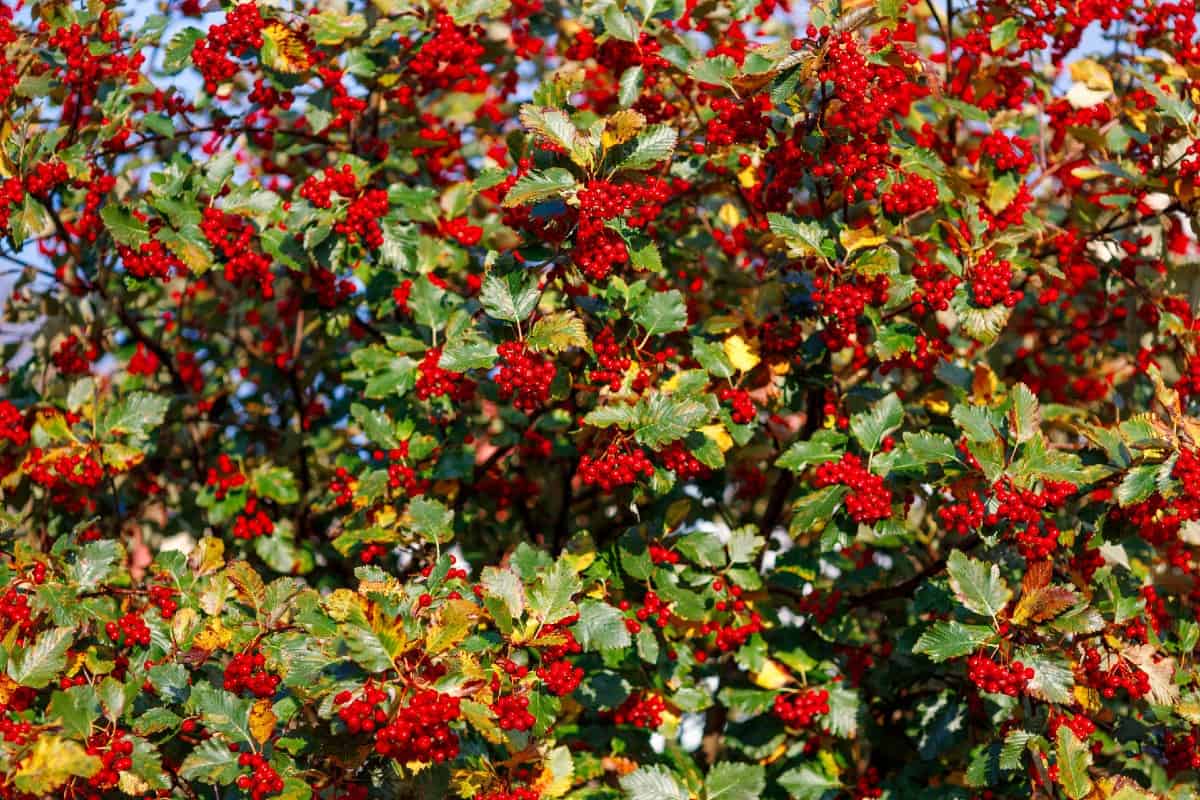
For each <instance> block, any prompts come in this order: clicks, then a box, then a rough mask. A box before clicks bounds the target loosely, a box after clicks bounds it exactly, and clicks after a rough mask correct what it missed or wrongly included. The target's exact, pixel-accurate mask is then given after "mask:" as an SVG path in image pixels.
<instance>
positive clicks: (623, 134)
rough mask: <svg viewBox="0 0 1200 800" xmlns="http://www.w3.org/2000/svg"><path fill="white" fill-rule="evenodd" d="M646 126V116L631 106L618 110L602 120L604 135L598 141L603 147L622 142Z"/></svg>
mask: <svg viewBox="0 0 1200 800" xmlns="http://www.w3.org/2000/svg"><path fill="white" fill-rule="evenodd" d="M644 127H646V118H645V117H644V116H642V115H641V113H640V112H637V111H634V110H633V109H632V108H626V109H624V110H622V111H618V112H617V113H615V114H613V115H612V116H611V117H609V118H608V119H606V120H605V121H604V135H603V136H601V137H600V143H601V144H602V145H604V149H606V150H607V149H608V148H610V147H616V146H617V145H619V144H624V143H625V142H628V141H629V140H630V139H632V138H633V137H635V136H637V135H638V132H639V131H641V130H642V128H644Z"/></svg>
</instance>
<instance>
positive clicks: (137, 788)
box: [117, 772, 154, 797]
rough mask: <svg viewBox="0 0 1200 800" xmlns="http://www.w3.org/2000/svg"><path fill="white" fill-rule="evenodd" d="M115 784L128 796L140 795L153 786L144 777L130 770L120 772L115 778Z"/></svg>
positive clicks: (147, 791) (147, 792) (149, 790)
mask: <svg viewBox="0 0 1200 800" xmlns="http://www.w3.org/2000/svg"><path fill="white" fill-rule="evenodd" d="M117 786H119V787H120V789H121V791H122V792H124V793H125V794H127V795H129V796H130V797H141V796H143V795H146V794H149V793H150V792H151V790H153V788H154V787H153V786H151V785H150V783H149V782H148V781H147V780H146V779H145V778H142V777H141V776H140V775H135V774H134V773H132V772H122V773H121V774H120V775H119V776H118V778H117Z"/></svg>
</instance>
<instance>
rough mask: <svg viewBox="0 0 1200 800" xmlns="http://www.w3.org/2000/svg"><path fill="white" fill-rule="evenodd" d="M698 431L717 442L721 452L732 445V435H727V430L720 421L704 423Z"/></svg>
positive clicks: (727, 450) (724, 451)
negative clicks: (710, 423)
mask: <svg viewBox="0 0 1200 800" xmlns="http://www.w3.org/2000/svg"><path fill="white" fill-rule="evenodd" d="M700 432H701V433H703V434H704V435H705V436H707V437H708V438H709V439H712V440H713V441H714V442H716V443H717V447H719V448H721V452H722V453H728V452H729V449H730V448H731V447H733V437H732V436H730V435H729V431H727V430H725V426H724V425H722V424H720V423H714V424H712V425H705V426H704V427H703V428H701V429H700Z"/></svg>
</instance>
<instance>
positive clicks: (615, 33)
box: [604, 3, 639, 42]
mask: <svg viewBox="0 0 1200 800" xmlns="http://www.w3.org/2000/svg"><path fill="white" fill-rule="evenodd" d="M604 30H605V31H606V32H607V33H608V34H610V35H611V36H612V37H613V38H615V39H620V40H621V41H623V42H636V41H637V40H638V33H639V29H638V24H637V23H636V22H634V20H633V18H632V17H630V16H629V15H628V14H626V13H624V12H623V11H621V9H620V7H619V6H617V5H616V4H615V3H614V4H613V5H610V6H609V7H608V8H606V9H604Z"/></svg>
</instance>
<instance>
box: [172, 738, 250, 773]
mask: <svg viewBox="0 0 1200 800" xmlns="http://www.w3.org/2000/svg"><path fill="white" fill-rule="evenodd" d="M240 772H241V768H240V767H238V754H237V753H233V752H230V750H229V745H228V744H227V743H225V742H222V741H221V740H219V739H208V740H205V741H204V742H201V743H200V746H199V747H197V748H196V749H195V750H193V751H192V752H190V753H188V756H187V758H185V759H184V760H183V764H181V765H180V767H179V774H180V775H181V776H182V777H184V778H186V779H187V780H189V781H200V782H201V783H213V784H226V783H233V782H234V781H235V780H237V777H238V775H239V773H240Z"/></svg>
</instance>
